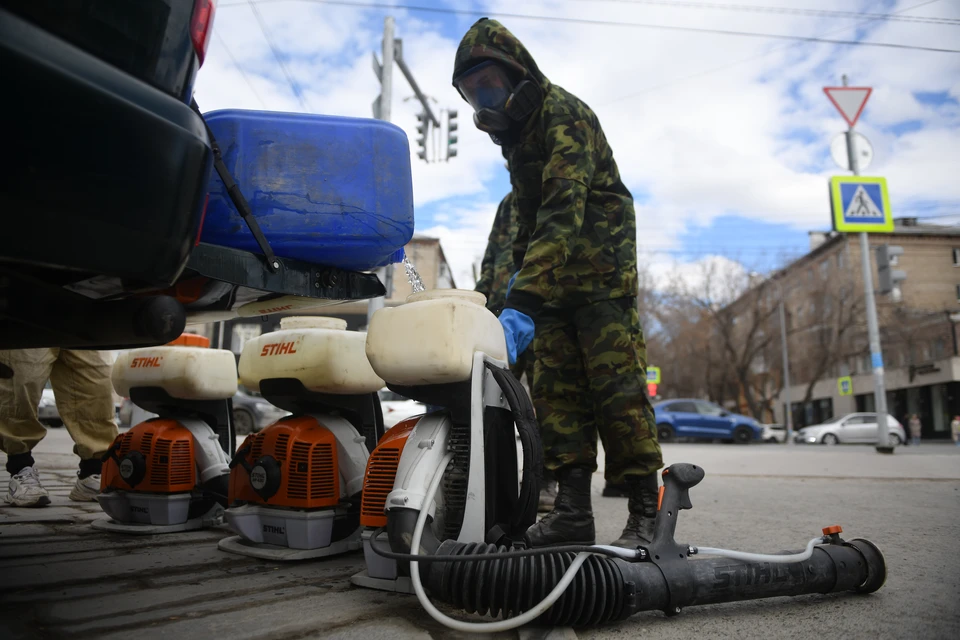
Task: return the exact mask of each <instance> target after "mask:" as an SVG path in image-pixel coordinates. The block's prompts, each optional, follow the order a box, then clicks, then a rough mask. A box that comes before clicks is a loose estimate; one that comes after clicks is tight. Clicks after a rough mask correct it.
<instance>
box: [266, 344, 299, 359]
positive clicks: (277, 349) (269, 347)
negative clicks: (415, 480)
mask: <svg viewBox="0 0 960 640" xmlns="http://www.w3.org/2000/svg"><path fill="white" fill-rule="evenodd" d="M296 346H297V343H296V342H277V343H275V344H265V345H263V350H262V351H260V356H261V357H263V356H282V355H284V354H287V353H296V352H297V349H296Z"/></svg>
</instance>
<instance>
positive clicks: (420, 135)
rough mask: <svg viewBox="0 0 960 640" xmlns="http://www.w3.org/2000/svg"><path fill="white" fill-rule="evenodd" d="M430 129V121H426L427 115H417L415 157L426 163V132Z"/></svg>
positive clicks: (422, 113) (421, 113)
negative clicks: (417, 149)
mask: <svg viewBox="0 0 960 640" xmlns="http://www.w3.org/2000/svg"><path fill="white" fill-rule="evenodd" d="M429 129H430V121H429V120H428V119H427V114H426V113H425V112H423V111H421V112H420V113H418V114H417V147H418V148H419V151H417V156H418V157H419V158H420V159H421V160H423V161H424V162H426V161H427V131H429Z"/></svg>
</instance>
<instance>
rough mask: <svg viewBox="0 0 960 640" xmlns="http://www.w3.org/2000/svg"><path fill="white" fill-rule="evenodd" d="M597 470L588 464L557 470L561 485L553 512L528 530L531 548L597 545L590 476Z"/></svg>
mask: <svg viewBox="0 0 960 640" xmlns="http://www.w3.org/2000/svg"><path fill="white" fill-rule="evenodd" d="M592 476H593V473H592V472H591V471H590V469H585V468H584V467H567V468H565V469H561V470H558V471H557V481H558V483H559V485H560V487H559V490H558V491H557V498H556V501H555V503H554V507H553V511H551V512H550V513H548V514H547V515H545V516H543V519H542V520H540V522H537V523H536V524H534V525H533V526H532V527H530V528H529V529H527V534H526V536H525V538H526V541H527V546H529V547H552V546H555V545H561V544H593V543H594V542H595V541H596V537H597V534H596V532H595V531H594V528H593V510H592V509H591V508H590V479H591V477H592Z"/></svg>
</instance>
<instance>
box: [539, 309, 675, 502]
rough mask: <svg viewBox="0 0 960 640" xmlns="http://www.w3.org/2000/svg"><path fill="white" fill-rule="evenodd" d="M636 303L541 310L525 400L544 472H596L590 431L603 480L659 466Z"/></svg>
mask: <svg viewBox="0 0 960 640" xmlns="http://www.w3.org/2000/svg"><path fill="white" fill-rule="evenodd" d="M636 302H637V301H636V298H620V299H618V300H606V301H603V302H596V303H593V304H589V305H586V306H582V307H577V308H574V309H563V310H547V309H544V313H543V315H542V316H541V318H540V319H539V320H538V322H537V331H536V338H535V340H534V353H535V356H536V365H535V371H534V383H533V398H534V406H535V408H536V411H537V419H538V421H539V422H540V434H541V437H542V439H543V450H544V466H546V467H547V468H548V469H552V470H556V469H559V468H561V467H566V466H573V465H577V466H586V467H589V468H591V469H593V470H596V468H597V434H598V432H599V435H600V439H601V441H602V442H603V448H604V451H605V452H606V468H605V473H604V475H605V477H606V480H607V482H609V483H616V484H619V483H621V482H623V481H624V476H627V475H642V476H643V475H648V474H650V473H654V472H655V471H656V470H657V469H660V468H661V467H663V455H662V453H661V451H660V445H659V443H658V442H657V435H656V428H655V419H654V415H653V408H652V407H651V405H650V400H649V398H648V397H647V389H646V384H647V381H646V366H647V349H646V345H645V344H644V339H643V330H642V329H641V328H640V320H639V318H638V316H637V307H636Z"/></svg>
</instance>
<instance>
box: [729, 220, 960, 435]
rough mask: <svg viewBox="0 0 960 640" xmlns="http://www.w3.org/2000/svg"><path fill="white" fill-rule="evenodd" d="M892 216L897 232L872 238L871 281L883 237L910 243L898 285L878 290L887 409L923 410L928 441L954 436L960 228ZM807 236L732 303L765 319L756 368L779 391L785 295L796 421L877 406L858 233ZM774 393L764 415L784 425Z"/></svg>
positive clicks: (738, 311)
mask: <svg viewBox="0 0 960 640" xmlns="http://www.w3.org/2000/svg"><path fill="white" fill-rule="evenodd" d="M895 222H896V224H895V227H894V231H893V233H890V234H870V236H869V241H870V256H869V257H870V261H871V265H872V268H873V283H874V287H876V285H877V282H878V274H877V266H876V252H875V249H876V247H878V246H879V245H881V244H888V245H895V246H900V247H902V248H903V254H902V255H901V256H899V257H898V259H897V261H896V265H895V267H896V268H897V269H899V270H902V271H905V272H906V275H907V279H906V280H905V281H904V282H903V283H902V284H901V286H900V288H899V290H897V291H894V292H893V293H891V294H888V295H877V296H876V301H877V312H878V316H879V323H880V332H881V346H882V352H883V361H884V370H885V376H886V389H887V406H888V410H889V412H890V414H891V415H893V416H894V417H896V418H897V419H898V420H900V421H901V422H904V423H905V421H906V416H907V415H909V414H912V413H916V414H918V415H919V416H920V418H921V422H922V423H923V436H924V437H925V438H928V439H931V438H948V437H949V424H950V419H951V417H952V416H953V415H957V414H960V351H958V333H957V331H958V329H957V322H958V321H960V228H958V227H949V226H940V225H930V224H922V223H921V222H919V221H918V220H917V219H915V218H905V219H898V220H896V221H895ZM810 240H811V249H810V251H809V253H807V254H806V255H804V256H803V257H801V258H799V259H798V260H796V261H794V262H793V263H791V264H790V265H788V266H787V267H785V268H784V269H782V270H780V271H778V272H776V273H775V274H773V275H772V276H771V277H769V278H766V279H764V280H762V281H760V282H758V283H757V284H756V285H755V286H754V287H753V288H752V289H751V290H750V291H748V292H747V293H745V294H744V295H743V296H741V298H739V299H738V300H737V301H736V302H734V303H733V304H731V305H730V306H729V311H730V313H731V314H732V315H733V316H734V317H735V318H744V319H745V320H749V319H750V317H751V316H752V317H754V318H755V317H757V315H758V313H759V314H762V315H763V317H765V318H766V319H767V321H766V322H765V323H764V324H763V326H762V327H758V331H759V334H760V336H764V335H766V336H767V337H769V338H770V340H769V341H768V342H769V344H768V348H765V349H760V350H758V357H757V359H756V361H755V362H754V363H753V370H754V371H755V372H756V373H757V378H758V380H761V381H762V382H760V384H761V385H766V387H767V388H768V389H777V390H779V389H780V388H781V387H782V374H781V373H780V371H782V357H781V356H780V355H779V353H780V350H781V346H782V345H781V341H782V339H783V336H782V333H781V331H780V330H779V326H778V325H779V323H777V322H776V320H778V315H779V314H778V311H779V308H778V307H779V303H780V300H781V299H782V300H783V304H784V312H785V313H784V315H785V325H786V334H787V337H786V341H787V346H788V351H789V356H788V360H789V363H790V383H791V386H790V399H791V408H792V413H793V419H794V424H795V425H796V426H804V425H810V424H816V423H818V422H822V421H823V420H826V419H828V418H830V417H832V416H834V415H843V414H846V413H850V412H853V411H872V410H873V409H874V397H873V372H872V366H871V360H870V355H869V342H868V337H867V331H866V315H865V311H864V305H863V277H862V266H861V253H860V243H859V238H858V237H857V236H856V235H852V236H848V235H846V234H836V233H830V234H823V233H811V235H810ZM742 324H744V326H745V327H748V326H750V323H749V322H743V323H742ZM764 332H766V333H764ZM771 333H775V335H771ZM844 376H850V377H851V378H852V382H853V394H852V395H840V390H839V386H838V379H839V378H840V377H844ZM759 392H760V393H762V389H761V390H759ZM772 395H773V398H772V401H771V402H770V406H769V415H767V416H765V418H766V419H772V420H775V421H778V422H783V421H784V418H785V416H784V409H785V406H784V405H785V394H783V393H782V392H774V393H773V394H772Z"/></svg>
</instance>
